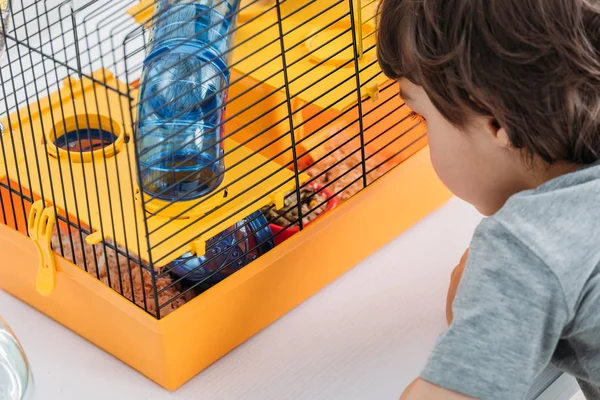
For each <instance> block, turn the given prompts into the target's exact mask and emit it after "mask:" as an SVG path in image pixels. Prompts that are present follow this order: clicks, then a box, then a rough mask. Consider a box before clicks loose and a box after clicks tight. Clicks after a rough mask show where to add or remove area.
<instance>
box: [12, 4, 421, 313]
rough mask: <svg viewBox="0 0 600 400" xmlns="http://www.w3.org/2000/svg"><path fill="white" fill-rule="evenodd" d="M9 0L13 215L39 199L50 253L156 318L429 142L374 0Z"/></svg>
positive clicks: (18, 223) (23, 225)
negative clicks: (387, 53) (380, 38)
mask: <svg viewBox="0 0 600 400" xmlns="http://www.w3.org/2000/svg"><path fill="white" fill-rule="evenodd" d="M1 4H2V2H0V5H1ZM6 4H7V6H8V7H6V6H5V7H4V8H3V9H2V10H1V12H2V19H1V20H0V21H1V22H2V33H3V35H2V36H3V45H4V53H5V54H4V56H3V60H2V64H1V67H0V83H1V88H2V101H1V103H2V106H1V107H2V108H3V109H2V112H1V115H0V116H1V118H2V120H1V121H2V124H3V125H2V135H1V136H0V152H1V153H2V156H1V158H0V177H1V180H0V190H1V192H2V196H1V197H0V199H1V204H0V206H1V207H0V208H1V216H0V218H1V222H2V223H4V224H6V225H8V226H10V227H12V228H14V229H16V230H18V231H20V232H22V233H23V234H29V232H28V225H27V216H28V214H29V212H30V210H31V208H32V204H34V203H35V202H37V201H39V200H41V201H42V202H43V204H44V206H45V207H51V209H52V211H53V213H54V216H55V218H56V221H57V222H56V224H55V226H54V231H53V237H52V248H53V249H54V251H55V252H56V253H57V254H58V255H60V256H62V257H64V258H66V259H68V260H69V261H71V262H73V263H74V264H76V265H77V266H79V267H80V268H82V269H84V270H85V271H87V272H88V273H89V274H91V275H93V276H94V277H95V278H97V279H99V280H100V281H102V282H103V283H104V284H106V285H108V286H109V287H111V288H112V289H113V290H115V291H116V292H118V293H119V294H121V295H122V296H124V297H125V298H127V299H128V300H130V301H131V302H133V303H134V304H136V305H137V306H139V307H141V308H142V309H144V310H145V311H147V312H148V313H150V314H151V315H153V316H155V317H156V318H161V317H164V316H165V315H167V314H169V313H170V312H172V311H173V310H175V309H177V308H178V307H181V306H182V305H183V304H185V302H186V301H189V300H190V299H192V298H193V297H195V296H197V295H199V294H200V293H202V292H203V291H205V290H207V289H209V288H210V287H212V286H213V285H215V284H218V283H219V282H220V281H222V280H223V279H226V278H227V277H228V276H230V275H231V274H233V273H235V272H236V271H238V270H239V269H241V268H242V267H244V266H245V265H247V264H249V263H251V262H252V261H253V260H255V259H256V258H258V257H260V256H261V255H263V254H265V253H267V252H268V251H271V250H272V249H273V248H274V247H276V246H278V245H279V244H280V243H282V242H283V241H284V240H286V239H287V238H288V237H290V236H292V235H293V234H295V233H296V232H299V231H302V230H303V229H304V228H305V227H306V225H307V224H310V223H311V222H312V221H313V220H315V219H318V218H319V217H320V216H322V215H324V214H325V213H327V212H335V211H334V210H333V209H334V208H335V207H336V206H337V205H339V204H340V203H342V202H344V201H347V200H349V199H350V198H351V197H353V196H354V195H355V194H357V193H358V192H361V191H363V190H364V189H365V188H367V187H368V186H369V185H370V184H372V183H373V182H374V181H376V180H377V179H379V178H380V177H381V176H383V175H384V174H385V173H386V172H388V171H389V170H390V169H392V168H393V167H394V166H396V165H398V164H399V163H400V162H402V161H403V160H405V159H406V158H407V157H409V156H410V155H412V154H413V153H414V152H416V151H417V150H418V149H420V148H421V147H423V146H424V145H425V143H426V135H425V130H424V128H423V126H422V124H421V123H420V122H419V121H414V120H412V119H411V118H410V110H408V109H407V107H406V106H405V104H404V103H403V102H402V100H401V99H399V97H398V88H397V85H396V84H395V83H394V82H391V81H388V80H387V79H386V78H385V77H384V76H383V74H382V72H381V71H380V70H379V68H378V65H377V60H376V50H375V36H376V19H377V15H376V10H377V2H376V1H372V0H363V1H358V0H314V1H304V0H245V1H244V0H243V1H241V2H239V1H238V0H196V1H177V0H171V1H169V0H160V1H159V0H157V1H152V0H142V1H118V0H114V1H62V2H61V1H51V0H48V1H25V0H23V1H12V2H8V3H6Z"/></svg>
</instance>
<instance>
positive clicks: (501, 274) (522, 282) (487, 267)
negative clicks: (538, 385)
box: [421, 219, 568, 400]
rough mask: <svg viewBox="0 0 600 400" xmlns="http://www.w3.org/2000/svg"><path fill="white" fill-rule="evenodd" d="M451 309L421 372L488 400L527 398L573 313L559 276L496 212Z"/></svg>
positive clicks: (476, 240)
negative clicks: (450, 318)
mask: <svg viewBox="0 0 600 400" xmlns="http://www.w3.org/2000/svg"><path fill="white" fill-rule="evenodd" d="M453 311H454V320H453V322H452V324H451V326H450V328H449V329H448V330H447V331H446V333H444V334H443V335H441V336H440V337H439V339H438V341H437V343H436V345H435V348H434V350H433V352H432V354H431V355H430V358H429V360H428V361H427V364H426V366H425V368H424V369H423V371H422V373H421V378H422V379H424V380H426V381H428V382H431V383H433V384H436V385H438V386H441V387H444V388H446V389H449V390H453V391H456V392H459V393H462V394H464V395H467V396H471V397H474V398H478V399H484V400H495V399H498V400H506V399H515V400H517V399H524V398H525V396H526V395H527V392H528V390H529V388H530V386H531V385H532V384H533V381H534V380H535V378H537V376H538V375H539V374H540V373H541V372H542V371H543V370H544V368H545V367H546V366H547V365H548V363H549V362H550V359H551V357H552V355H553V353H554V349H555V348H556V345H557V343H558V341H559V339H560V337H561V333H562V331H563V328H564V326H565V325H566V323H567V320H568V312H567V307H566V303H565V300H564V295H563V291H562V289H561V285H560V283H559V281H558V280H557V278H556V276H555V275H554V274H553V273H552V271H551V270H550V269H549V268H548V267H547V266H546V265H545V264H544V263H543V262H542V261H541V260H540V259H539V258H537V257H536V256H535V255H534V254H533V253H532V252H531V251H530V250H529V249H527V248H526V247H525V246H524V245H523V244H522V243H521V242H520V241H519V240H518V239H516V238H515V237H514V236H513V235H512V234H510V233H509V232H508V231H507V230H506V229H504V228H503V227H502V225H501V224H500V223H498V222H496V221H494V220H493V219H486V220H484V221H483V222H482V223H481V224H480V226H479V227H478V229H477V230H476V232H475V235H474V237H473V241H472V243H471V248H470V250H469V258H468V261H467V265H466V267H465V271H464V272H463V277H462V280H461V283H460V284H459V287H458V290H457V294H456V298H455V300H454V305H453Z"/></svg>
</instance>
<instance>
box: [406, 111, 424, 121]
mask: <svg viewBox="0 0 600 400" xmlns="http://www.w3.org/2000/svg"><path fill="white" fill-rule="evenodd" d="M407 118H410V119H412V120H414V121H417V122H425V118H423V116H422V115H421V114H417V113H416V112H414V111H411V112H410V114H408V117H407Z"/></svg>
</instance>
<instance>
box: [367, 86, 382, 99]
mask: <svg viewBox="0 0 600 400" xmlns="http://www.w3.org/2000/svg"><path fill="white" fill-rule="evenodd" d="M365 91H366V92H367V95H369V97H370V98H371V99H372V100H373V101H374V102H378V101H379V85H378V84H377V83H373V84H370V85H367V86H366V87H365Z"/></svg>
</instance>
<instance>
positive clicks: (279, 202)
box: [271, 192, 285, 210]
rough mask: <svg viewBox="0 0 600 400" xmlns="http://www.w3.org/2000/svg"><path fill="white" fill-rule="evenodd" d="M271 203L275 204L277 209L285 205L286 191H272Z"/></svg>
mask: <svg viewBox="0 0 600 400" xmlns="http://www.w3.org/2000/svg"><path fill="white" fill-rule="evenodd" d="M271 203H273V204H275V209H276V210H281V209H282V208H283V207H284V206H285V193H283V192H273V193H271Z"/></svg>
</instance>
